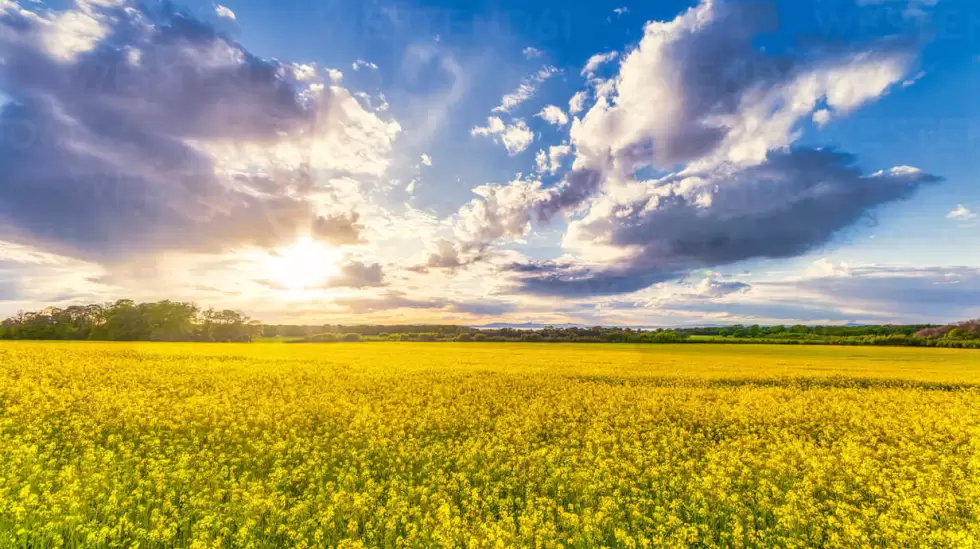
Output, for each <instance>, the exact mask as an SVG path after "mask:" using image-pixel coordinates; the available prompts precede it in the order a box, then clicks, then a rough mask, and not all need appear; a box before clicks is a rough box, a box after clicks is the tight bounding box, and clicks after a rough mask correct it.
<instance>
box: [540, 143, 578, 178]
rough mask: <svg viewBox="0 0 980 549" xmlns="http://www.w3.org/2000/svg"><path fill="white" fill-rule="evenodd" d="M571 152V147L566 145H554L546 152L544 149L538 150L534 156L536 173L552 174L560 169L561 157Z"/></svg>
mask: <svg viewBox="0 0 980 549" xmlns="http://www.w3.org/2000/svg"><path fill="white" fill-rule="evenodd" d="M571 152H572V148H571V147H570V146H568V145H554V146H552V147H550V148H549V149H548V151H547V152H545V150H544V149H542V150H540V151H538V154H537V155H536V156H535V158H534V160H535V164H536V166H537V171H538V173H549V174H552V175H554V174H555V173H557V172H558V170H560V169H561V165H562V159H563V158H564V157H566V156H568V154H569V153H571Z"/></svg>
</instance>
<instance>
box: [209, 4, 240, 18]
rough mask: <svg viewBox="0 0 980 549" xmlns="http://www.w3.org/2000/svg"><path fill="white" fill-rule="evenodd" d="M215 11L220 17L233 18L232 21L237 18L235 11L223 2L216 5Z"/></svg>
mask: <svg viewBox="0 0 980 549" xmlns="http://www.w3.org/2000/svg"><path fill="white" fill-rule="evenodd" d="M214 13H215V14H216V15H217V16H218V17H223V18H225V19H231V20H232V21H234V20H235V19H237V18H236V17H235V12H233V11H231V9H230V8H227V7H225V6H222V5H221V4H218V5H217V6H215V7H214Z"/></svg>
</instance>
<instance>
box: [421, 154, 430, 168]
mask: <svg viewBox="0 0 980 549" xmlns="http://www.w3.org/2000/svg"><path fill="white" fill-rule="evenodd" d="M421 162H422V165H423V166H431V165H432V157H431V156H429V155H427V154H423V155H422V160H421Z"/></svg>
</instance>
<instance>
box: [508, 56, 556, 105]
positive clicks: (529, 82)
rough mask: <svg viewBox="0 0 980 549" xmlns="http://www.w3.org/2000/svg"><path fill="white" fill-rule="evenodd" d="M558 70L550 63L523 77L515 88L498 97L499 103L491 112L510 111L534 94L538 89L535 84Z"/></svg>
mask: <svg viewBox="0 0 980 549" xmlns="http://www.w3.org/2000/svg"><path fill="white" fill-rule="evenodd" d="M559 72H561V71H559V70H558V69H557V68H555V67H553V66H550V65H545V66H543V67H541V68H540V69H539V70H538V71H537V72H536V73H534V74H533V75H531V76H529V77H528V78H525V79H524V81H523V82H521V84H520V85H519V86H517V89H516V90H514V91H513V92H511V93H508V94H507V95H505V96H503V97H502V98H501V99H500V105H499V106H497V107H494V108H493V112H502V113H503V112H511V111H512V110H514V109H515V108H516V107H517V106H518V105H520V104H521V103H523V102H525V101H527V100H528V99H530V98H531V97H532V96H534V94H535V92H537V90H538V87H537V86H538V85H539V84H541V83H543V82H544V81H545V80H547V79H549V78H551V77H552V76H554V75H556V74H558V73H559Z"/></svg>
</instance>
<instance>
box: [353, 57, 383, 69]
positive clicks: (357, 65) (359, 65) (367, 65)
mask: <svg viewBox="0 0 980 549" xmlns="http://www.w3.org/2000/svg"><path fill="white" fill-rule="evenodd" d="M351 67H352V68H353V69H354V70H355V71H359V70H361V69H370V70H372V71H376V70H378V66H377V65H375V64H374V63H372V62H370V61H365V60H363V59H358V60H357V61H354V62H353V63H352V64H351Z"/></svg>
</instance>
